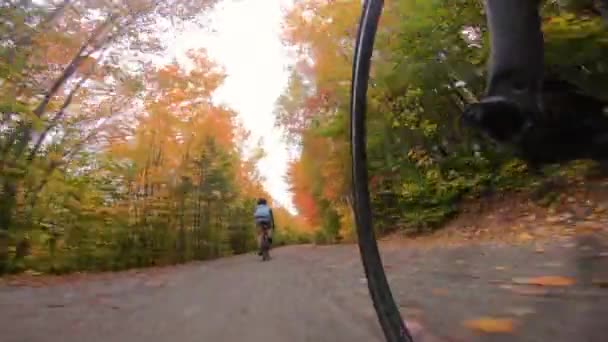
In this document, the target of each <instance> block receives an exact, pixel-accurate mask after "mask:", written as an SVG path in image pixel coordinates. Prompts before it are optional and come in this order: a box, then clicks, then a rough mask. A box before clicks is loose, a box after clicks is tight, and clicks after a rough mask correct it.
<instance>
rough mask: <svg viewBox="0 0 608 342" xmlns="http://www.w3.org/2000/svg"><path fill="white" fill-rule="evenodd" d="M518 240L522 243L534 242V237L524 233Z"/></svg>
mask: <svg viewBox="0 0 608 342" xmlns="http://www.w3.org/2000/svg"><path fill="white" fill-rule="evenodd" d="M517 238H518V239H519V240H521V241H529V240H532V239H533V238H534V237H533V236H532V235H531V234H530V233H528V232H523V233H520V234H519V235H518V236H517Z"/></svg>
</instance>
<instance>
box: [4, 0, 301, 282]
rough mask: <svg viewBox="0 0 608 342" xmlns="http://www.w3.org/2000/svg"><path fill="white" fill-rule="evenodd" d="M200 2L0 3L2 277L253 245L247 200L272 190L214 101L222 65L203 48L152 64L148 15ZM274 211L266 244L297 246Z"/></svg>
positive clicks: (158, 48) (282, 215)
mask: <svg viewBox="0 0 608 342" xmlns="http://www.w3.org/2000/svg"><path fill="white" fill-rule="evenodd" d="M206 3H207V2H205V1H203V2H200V1H198V2H196V4H194V3H193V6H191V7H187V6H185V5H183V6H181V7H180V9H179V11H177V12H174V8H172V7H171V6H170V4H169V3H168V2H155V1H147V0H136V1H124V2H123V1H118V2H98V1H64V2H57V1H55V2H53V1H50V2H46V3H45V5H34V4H29V2H25V3H24V4H25V5H23V4H15V6H12V5H11V4H10V3H9V4H6V5H4V4H3V5H0V6H2V8H0V13H1V14H0V16H1V17H2V22H3V23H11V25H4V26H2V27H1V28H0V34H1V37H0V39H1V40H2V44H1V45H0V46H1V47H0V57H1V58H0V94H2V95H0V155H1V157H0V273H2V272H18V271H22V270H25V269H34V270H38V271H43V272H66V271H73V270H100V269H103V270H106V269H121V268H127V267H136V266H147V265H162V264H170V263H176V262H183V261H187V260H192V259H208V258H214V257H219V256H224V255H229V254H233V253H243V252H247V251H250V250H252V249H253V248H254V247H255V242H254V233H255V232H254V225H253V220H252V217H251V216H252V210H253V207H254V203H255V198H256V197H259V196H264V197H266V198H270V196H269V194H268V193H266V192H265V191H264V188H263V187H262V185H261V178H260V176H259V174H258V170H257V169H256V165H255V162H256V161H255V160H253V159H246V156H245V155H244V154H243V148H242V147H243V144H244V142H245V140H244V139H245V138H246V137H247V132H246V130H245V129H244V128H243V127H241V126H239V125H238V121H237V120H236V119H235V116H236V113H235V112H233V111H232V110H231V109H230V108H226V107H223V106H220V105H216V104H214V103H213V101H212V97H213V94H214V92H215V91H216V89H217V88H218V87H219V86H221V85H222V83H223V81H224V78H225V75H224V72H223V70H222V69H221V68H220V67H219V66H218V64H217V63H216V62H214V61H213V60H211V59H210V58H209V57H208V55H207V54H206V52H205V51H204V50H193V51H189V52H188V53H187V55H186V57H187V59H188V61H187V62H186V63H181V64H180V63H177V62H170V63H166V62H165V63H159V62H155V59H154V56H155V54H161V53H162V51H163V47H162V44H161V41H160V39H159V38H158V37H159V35H158V34H157V33H158V32H157V30H158V27H157V25H158V22H159V21H160V20H162V19H163V18H166V19H168V18H170V19H171V21H172V22H173V23H179V22H180V21H184V20H190V21H192V20H194V19H193V17H194V16H195V14H196V13H200V12H201V11H202V10H204V9H205V8H206ZM28 4H29V5H28ZM188 11H189V12H188ZM188 13H189V14H188ZM275 207H276V209H275V212H276V216H277V224H278V227H280V228H279V229H278V233H277V234H278V235H277V243H278V244H282V243H290V242H296V240H297V239H298V234H299V233H298V232H297V228H298V227H299V226H301V223H299V222H298V220H297V219H296V218H294V217H293V216H292V215H291V214H289V212H287V210H285V209H284V208H281V207H280V206H277V205H275Z"/></svg>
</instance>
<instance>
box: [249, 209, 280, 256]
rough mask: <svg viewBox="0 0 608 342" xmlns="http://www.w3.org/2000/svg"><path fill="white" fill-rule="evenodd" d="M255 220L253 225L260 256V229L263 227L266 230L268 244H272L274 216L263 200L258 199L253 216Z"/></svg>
mask: <svg viewBox="0 0 608 342" xmlns="http://www.w3.org/2000/svg"><path fill="white" fill-rule="evenodd" d="M253 216H254V218H255V224H256V226H257V227H258V249H259V252H258V254H260V255H261V253H262V250H261V247H262V229H264V226H266V227H267V229H268V232H267V234H268V242H270V243H271V244H272V232H273V231H274V228H275V226H274V216H273V215H272V209H270V207H269V206H268V203H267V202H266V199H265V198H259V199H258V202H257V205H256V207H255V212H254V214H253Z"/></svg>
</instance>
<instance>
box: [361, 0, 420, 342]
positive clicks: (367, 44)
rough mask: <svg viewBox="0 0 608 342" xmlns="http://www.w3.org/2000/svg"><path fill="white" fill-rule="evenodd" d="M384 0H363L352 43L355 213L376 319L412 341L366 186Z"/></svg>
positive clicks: (388, 331)
mask: <svg viewBox="0 0 608 342" xmlns="http://www.w3.org/2000/svg"><path fill="white" fill-rule="evenodd" d="M383 5H384V3H383V1H382V0H366V1H365V3H364V5H363V11H362V15H361V19H360V21H359V28H358V30H357V40H356V45H355V52H354V59H353V71H352V84H351V108H350V119H351V132H350V133H351V139H350V142H351V156H352V181H353V197H354V208H353V209H354V213H355V221H356V225H357V237H358V244H359V251H360V253H361V261H362V263H363V268H364V270H365V276H366V277H367V284H368V289H369V292H370V296H371V298H372V301H373V303H374V308H375V310H376V315H377V316H378V321H379V322H380V326H381V327H382V331H383V332H384V336H385V339H386V341H387V342H413V339H412V337H411V335H410V333H409V331H408V330H407V327H406V326H405V323H404V322H403V319H402V318H401V314H400V312H399V309H398V307H397V304H395V300H394V298H393V295H392V293H391V289H390V286H389V285H388V281H387V279H386V275H385V273H384V267H383V266H382V259H381V258H380V253H379V251H378V244H377V242H376V237H375V234H374V230H373V226H372V212H371V204H370V196H369V189H368V185H367V182H368V175H367V154H366V130H365V110H366V105H367V88H368V82H369V73H370V64H371V57H372V52H373V47H374V39H375V36H376V31H377V28H378V22H379V20H380V15H381V13H382V7H383Z"/></svg>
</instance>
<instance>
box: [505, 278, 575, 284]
mask: <svg viewBox="0 0 608 342" xmlns="http://www.w3.org/2000/svg"><path fill="white" fill-rule="evenodd" d="M513 282H515V283H517V284H527V285H537V286H570V285H573V284H574V283H575V281H574V279H572V278H568V277H562V276H542V277H535V278H516V279H513Z"/></svg>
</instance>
